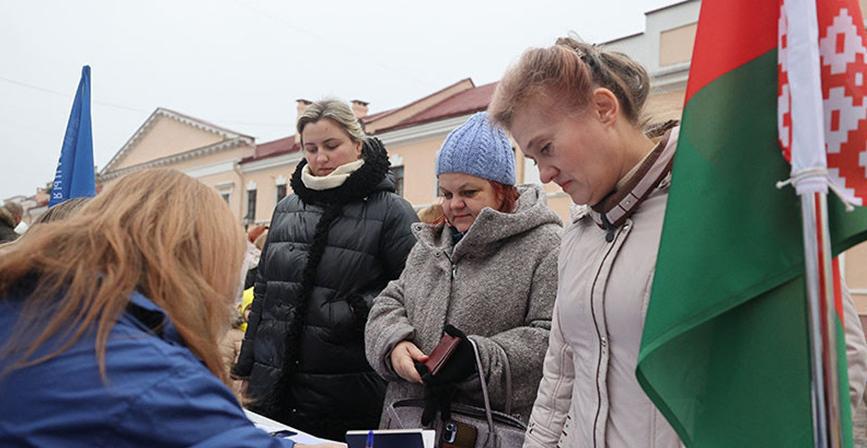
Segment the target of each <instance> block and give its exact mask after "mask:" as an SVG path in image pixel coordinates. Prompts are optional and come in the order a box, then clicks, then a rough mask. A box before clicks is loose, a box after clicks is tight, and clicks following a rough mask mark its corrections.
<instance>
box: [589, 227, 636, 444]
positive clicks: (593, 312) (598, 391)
mask: <svg viewBox="0 0 867 448" xmlns="http://www.w3.org/2000/svg"><path fill="white" fill-rule="evenodd" d="M626 225H628V224H626ZM626 225H624V226H623V227H620V228H619V229H617V233H616V234H614V237H613V238H611V239H608V235H606V238H605V240H606V241H607V242H609V243H611V245H610V246H609V247H608V251H607V252H605V256H604V257H602V262H600V263H599V269H598V270H597V271H596V276H595V277H594V278H593V285H592V286H591V287H590V315H591V317H592V318H593V328H594V329H595V330H596V337H597V338H598V339H599V341H600V344H601V345H602V347H601V348H600V349H599V356H598V358H597V359H596V416H595V417H594V418H593V446H594V447H596V446H599V442H598V441H597V440H596V433H597V431H596V427H597V425H599V414H600V413H601V412H602V388H601V387H599V380H600V375H601V370H602V350H605V349H607V346H608V343H607V342H606V339H605V338H604V337H603V336H602V332H601V331H599V321H598V319H597V318H596V306H595V303H596V302H595V300H594V293H595V292H596V285H597V284H598V282H599V275H600V274H601V273H602V268H603V267H604V266H605V261H606V260H608V256H609V255H611V252H612V251H613V250H614V245H615V243H616V241H617V237H619V236H620V234H621V233H622V231H623V228H624V227H625V226H626Z"/></svg>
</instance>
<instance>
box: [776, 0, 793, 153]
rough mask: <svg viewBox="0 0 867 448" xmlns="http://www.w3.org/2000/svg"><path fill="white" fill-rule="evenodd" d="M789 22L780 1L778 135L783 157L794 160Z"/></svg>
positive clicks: (778, 30)
mask: <svg viewBox="0 0 867 448" xmlns="http://www.w3.org/2000/svg"><path fill="white" fill-rule="evenodd" d="M788 31H789V23H788V21H787V20H786V14H785V13H784V12H783V2H780V17H779V19H778V21H777V127H778V132H777V135H778V137H779V143H780V147H781V148H782V149H783V157H784V158H785V159H786V161H787V162H789V163H791V162H792V92H791V90H790V87H791V86H790V85H789V58H788V56H789V46H788V35H787V33H788Z"/></svg>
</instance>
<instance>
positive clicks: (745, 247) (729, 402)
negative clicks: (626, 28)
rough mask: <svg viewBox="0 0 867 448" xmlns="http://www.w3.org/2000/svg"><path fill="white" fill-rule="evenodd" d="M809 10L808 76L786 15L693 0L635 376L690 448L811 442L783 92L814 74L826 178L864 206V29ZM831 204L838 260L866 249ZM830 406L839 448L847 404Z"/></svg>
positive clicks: (844, 2)
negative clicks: (838, 411)
mask: <svg viewBox="0 0 867 448" xmlns="http://www.w3.org/2000/svg"><path fill="white" fill-rule="evenodd" d="M786 1H787V2H788V1H792V0H786ZM814 1H816V7H815V10H817V11H818V22H817V25H816V26H815V27H814V28H813V31H815V35H814V36H812V37H811V36H810V35H807V36H806V37H805V36H798V37H799V39H798V41H799V42H802V43H803V42H805V41H810V39H813V43H814V44H816V43H817V46H818V49H819V55H817V58H816V59H817V60H816V61H814V62H815V65H814V66H811V61H806V60H801V59H798V60H793V59H789V60H786V55H787V54H788V53H787V49H788V44H789V41H790V39H791V37H792V36H789V35H787V30H788V28H787V27H788V25H787V14H785V13H783V14H781V11H788V19H789V20H791V18H792V15H791V14H792V8H791V5H789V6H790V8H789V9H788V10H787V9H786V7H785V6H784V5H782V2H780V1H779V0H773V1H768V0H703V2H702V7H701V15H700V19H699V25H698V32H697V36H696V43H695V49H694V54H693V58H692V67H691V72H690V79H689V82H688V86H687V92H686V106H685V108H684V114H683V121H682V125H681V130H680V137H679V140H678V149H677V155H676V158H675V162H674V170H673V179H672V186H671V190H670V194H669V201H668V208H667V211H666V216H665V224H664V227H663V231H662V240H661V243H660V249H659V255H658V258H657V267H656V274H655V277H654V283H653V291H652V295H651V300H650V305H649V308H648V311H647V317H646V320H645V327H644V335H643V339H642V347H641V352H640V354H639V364H638V370H637V372H636V373H637V376H638V380H639V382H640V383H641V385H642V387H643V388H644V390H645V391H646V392H647V394H648V395H649V397H650V398H651V399H652V400H653V402H654V403H655V404H656V406H657V407H658V408H659V409H660V410H661V411H662V413H663V414H664V415H665V416H666V418H667V419H668V420H669V422H670V423H671V424H672V426H673V427H674V428H675V430H676V431H677V432H678V434H679V435H680V437H681V439H682V441H683V442H684V443H685V444H687V445H688V446H701V447H748V446H754V447H784V446H785V447H801V446H804V447H806V446H812V444H813V434H812V422H811V404H810V358H809V351H808V333H807V328H808V326H807V308H806V299H805V285H804V280H803V272H804V248H803V235H802V231H801V228H802V227H801V210H800V202H799V198H798V196H796V195H795V194H794V191H793V190H792V189H791V188H784V189H778V188H777V187H776V183H777V182H778V181H780V180H783V179H786V178H789V177H790V166H789V164H788V163H787V161H786V158H784V157H783V154H782V153H781V149H785V150H787V151H791V150H793V134H792V133H791V130H792V128H793V127H795V128H796V130H797V129H798V126H802V125H804V126H808V125H810V123H807V124H804V123H802V121H803V119H802V118H803V117H799V116H793V115H792V113H790V112H791V111H792V110H793V109H792V108H793V106H799V107H800V110H804V109H805V107H804V104H801V103H798V104H793V103H792V96H791V95H790V92H788V91H787V89H789V88H790V87H791V86H790V85H789V78H790V77H791V76H792V75H793V73H792V72H793V71H795V70H818V71H819V73H820V74H821V92H819V93H817V95H819V96H818V98H819V100H818V103H817V104H816V105H815V107H814V111H815V112H817V113H818V114H821V116H822V117H823V120H821V122H820V124H818V125H816V129H818V131H817V132H818V133H819V134H821V138H822V139H823V141H824V142H825V149H826V150H827V154H828V155H827V168H828V172H829V177H830V178H831V180H833V181H834V182H836V183H837V186H838V187H839V188H838V189H839V190H841V192H842V193H844V194H845V195H847V196H848V197H849V199H850V201H852V202H855V203H858V201H859V200H861V201H863V200H864V198H867V181H865V167H867V118H865V111H867V102H865V95H864V94H865V91H867V87H865V82H867V79H865V78H867V69H865V57H867V56H865V54H867V52H865V42H867V39H865V31H864V21H863V18H862V15H861V12H860V9H859V6H858V2H857V0H835V1H827V0H814ZM795 14H797V13H795ZM814 14H815V13H814ZM796 17H797V19H799V20H800V19H803V17H801V16H796ZM799 32H801V31H799ZM801 74H802V73H801V72H798V73H797V75H801ZM796 103H797V101H796ZM796 109H797V108H796ZM807 109H809V107H807ZM794 141H795V143H796V144H795V145H794V146H797V141H798V140H797V139H795V140H794ZM790 154H791V153H790V152H789V153H787V157H788V156H790ZM828 204H829V217H830V233H831V239H832V241H831V242H832V248H833V253H834V254H835V255H836V254H838V253H840V252H841V251H843V250H845V249H846V248H848V247H851V246H852V245H854V244H856V243H857V242H859V241H862V240H864V239H867V211H865V210H864V209H860V208H859V209H858V210H856V211H855V212H852V213H847V212H846V211H845V210H844V206H843V205H842V203H841V202H840V201H838V200H837V199H836V198H834V197H831V198H829V200H828ZM861 204H863V203H859V205H861ZM838 342H839V343H840V344H841V345H842V343H843V340H842V333H840V332H838ZM841 361H842V362H840V363H839V367H840V370H841V371H840V372H839V374H840V379H841V384H840V385H841V388H842V389H843V390H844V392H845V391H846V389H847V383H846V375H845V368H846V362H845V353H843V356H842V358H841ZM841 405H842V408H843V411H844V413H843V414H844V415H843V416H842V417H843V421H844V426H846V428H845V430H844V433H845V437H846V439H847V440H846V441H845V442H846V443H845V445H846V446H851V443H852V441H851V416H850V415H849V400H848V396H846V397H845V398H843V399H842V400H841Z"/></svg>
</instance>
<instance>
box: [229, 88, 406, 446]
mask: <svg viewBox="0 0 867 448" xmlns="http://www.w3.org/2000/svg"><path fill="white" fill-rule="evenodd" d="M297 131H298V135H299V136H300V137H301V144H302V147H303V151H304V160H303V161H301V163H299V164H298V167H297V169H296V170H295V173H294V174H293V175H292V179H291V186H292V190H293V194H292V195H290V196H288V197H287V198H285V199H283V200H282V201H280V203H279V204H278V205H277V208H276V209H275V211H274V217H273V218H272V220H271V226H270V231H269V232H268V239H267V242H266V243H265V249H264V250H263V252H262V257H261V258H260V261H259V268H258V270H259V273H258V279H257V281H256V285H255V287H254V291H255V297H254V299H253V305H252V310H251V313H250V320H249V323H248V327H247V332H246V335H245V338H244V343H243V345H242V347H241V354H240V356H239V360H238V363H237V364H236V365H235V368H234V370H233V372H234V375H235V376H236V377H239V378H243V379H246V380H247V381H248V385H247V394H248V395H249V397H250V398H251V399H252V400H253V403H252V404H251V406H252V407H253V409H254V410H256V411H257V412H259V413H262V414H264V415H266V416H268V417H270V418H272V419H275V420H279V421H281V422H284V423H286V424H289V425H291V426H295V427H298V428H300V429H302V430H304V431H306V432H309V433H311V434H314V435H316V436H319V437H324V438H328V439H332V440H343V437H344V434H345V432H346V431H347V430H351V429H364V428H373V427H375V426H376V424H377V422H378V421H379V412H380V409H381V407H382V398H383V394H384V393H385V383H384V382H383V381H382V379H381V378H379V376H378V375H377V374H376V373H375V372H374V371H373V370H372V369H371V368H370V366H369V365H368V364H367V360H366V359H365V357H364V334H363V333H364V325H365V323H366V322H367V314H368V311H369V307H370V306H371V304H372V301H373V298H374V297H376V296H377V295H378V294H379V293H380V291H382V289H383V288H384V287H385V285H386V284H387V283H388V282H389V281H390V280H393V279H396V278H397V277H398V276H399V275H400V272H401V271H402V270H403V267H404V262H405V261H406V256H407V254H408V253H409V251H410V249H411V248H412V245H413V244H414V243H415V238H413V236H412V233H411V232H410V224H411V223H413V222H415V221H416V220H417V218H416V215H415V212H414V211H413V209H412V206H410V204H409V203H408V202H407V201H406V200H404V199H403V198H401V197H400V196H398V195H396V194H395V193H394V183H393V182H392V180H391V179H390V177H389V176H388V169H389V162H388V154H387V153H386V151H385V148H383V147H382V144H381V143H379V140H376V139H372V138H369V137H367V136H366V135H365V134H364V131H363V130H362V129H361V125H360V124H359V122H358V120H357V119H356V118H355V115H353V113H352V110H351V109H350V108H349V106H348V105H347V104H345V103H343V102H340V101H335V100H325V101H319V102H316V103H313V104H311V105H310V106H308V107H307V109H306V110H305V111H304V113H303V114H302V115H301V117H299V119H298V125H297Z"/></svg>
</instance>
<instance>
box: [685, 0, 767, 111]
mask: <svg viewBox="0 0 867 448" xmlns="http://www.w3.org/2000/svg"><path fill="white" fill-rule="evenodd" d="M779 8H780V7H779V3H778V2H776V1H767V0H758V1H757V0H723V1H720V0H705V1H703V2H702V4H701V13H700V17H699V23H700V25H699V27H698V30H697V32H696V38H695V47H694V49H693V54H692V63H691V67H690V74H689V82H688V84H687V88H686V102H689V100H690V98H692V96H693V95H694V94H695V93H696V92H698V91H699V90H701V89H702V88H704V87H705V86H707V85H708V84H710V83H711V82H713V81H714V80H715V79H716V78H718V77H720V76H721V75H723V74H725V73H727V72H730V71H732V70H734V69H736V68H738V67H740V66H741V65H743V64H746V63H747V62H749V61H751V60H753V59H755V58H757V57H759V56H761V55H763V54H765V53H767V52H768V51H771V50H773V49H775V48H776V47H777V19H778V18H779V14H780V9H779Z"/></svg>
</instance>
